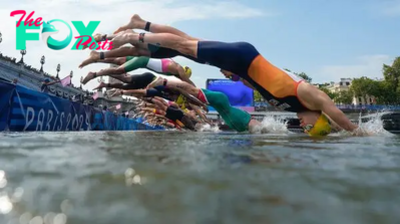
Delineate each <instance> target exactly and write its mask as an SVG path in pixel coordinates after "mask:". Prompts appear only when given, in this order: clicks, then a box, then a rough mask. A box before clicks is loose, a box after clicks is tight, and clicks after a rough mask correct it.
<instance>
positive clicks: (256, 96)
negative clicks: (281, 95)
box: [254, 90, 264, 102]
mask: <svg viewBox="0 0 400 224" xmlns="http://www.w3.org/2000/svg"><path fill="white" fill-rule="evenodd" d="M262 101H264V98H263V97H262V95H261V94H260V92H258V91H257V90H254V102H262Z"/></svg>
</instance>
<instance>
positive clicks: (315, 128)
mask: <svg viewBox="0 0 400 224" xmlns="http://www.w3.org/2000/svg"><path fill="white" fill-rule="evenodd" d="M304 130H305V132H306V133H307V134H308V135H309V136H312V137H321V136H326V135H329V133H331V130H332V129H331V123H330V122H329V119H328V118H327V117H326V116H325V115H324V114H322V113H321V115H320V116H319V118H318V120H317V121H316V122H315V124H314V125H312V124H308V125H306V126H305V128H304Z"/></svg>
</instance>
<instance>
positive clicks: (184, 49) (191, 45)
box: [113, 33, 199, 58]
mask: <svg viewBox="0 0 400 224" xmlns="http://www.w3.org/2000/svg"><path fill="white" fill-rule="evenodd" d="M113 41H115V42H117V43H118V44H119V45H123V44H126V43H131V44H139V43H148V44H154V45H160V46H162V47H166V48H170V49H173V50H176V51H179V52H180V53H182V54H184V55H189V56H191V57H194V58H197V45H198V42H199V41H197V40H191V39H186V38H184V37H180V36H177V35H174V34H170V33H146V34H144V33H141V34H138V33H129V34H124V35H120V36H117V37H116V38H114V40H113Z"/></svg>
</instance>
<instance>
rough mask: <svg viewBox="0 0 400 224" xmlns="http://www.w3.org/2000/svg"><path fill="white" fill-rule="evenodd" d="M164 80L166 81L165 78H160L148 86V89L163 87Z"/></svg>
mask: <svg viewBox="0 0 400 224" xmlns="http://www.w3.org/2000/svg"><path fill="white" fill-rule="evenodd" d="M164 80H165V79H164V78H162V77H160V76H159V77H158V78H156V79H155V80H154V81H153V82H151V83H150V84H149V85H147V87H146V89H151V88H154V87H156V86H162V85H164Z"/></svg>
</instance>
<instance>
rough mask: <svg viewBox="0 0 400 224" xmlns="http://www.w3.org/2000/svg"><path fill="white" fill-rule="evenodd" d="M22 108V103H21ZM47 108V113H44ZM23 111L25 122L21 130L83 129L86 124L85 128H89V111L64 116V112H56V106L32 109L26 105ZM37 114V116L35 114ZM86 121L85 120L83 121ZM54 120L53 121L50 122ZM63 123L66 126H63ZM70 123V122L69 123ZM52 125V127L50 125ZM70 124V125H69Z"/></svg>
mask: <svg viewBox="0 0 400 224" xmlns="http://www.w3.org/2000/svg"><path fill="white" fill-rule="evenodd" d="M21 106H22V108H24V106H23V105H21ZM46 110H47V113H46ZM23 112H24V115H25V116H24V117H25V124H24V128H23V131H26V130H32V129H33V128H35V129H36V131H64V130H65V131H69V130H70V131H84V129H83V126H84V125H87V129H86V130H91V125H90V120H91V118H90V115H91V113H90V112H89V113H87V112H85V114H79V113H78V114H75V113H68V115H67V116H66V114H65V112H61V114H60V113H59V112H58V110H57V108H55V110H54V109H44V108H41V109H39V108H38V109H36V110H35V109H34V108H33V107H29V106H28V107H26V110H25V111H23ZM36 115H37V116H36ZM34 121H37V122H36V127H32V124H33V123H34ZM85 121H86V122H85ZM52 122H54V123H52ZM64 123H66V126H65V127H64V125H63V124H64ZM71 123H72V124H71ZM52 125H53V127H51V126H52ZM70 125H71V126H70Z"/></svg>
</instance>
